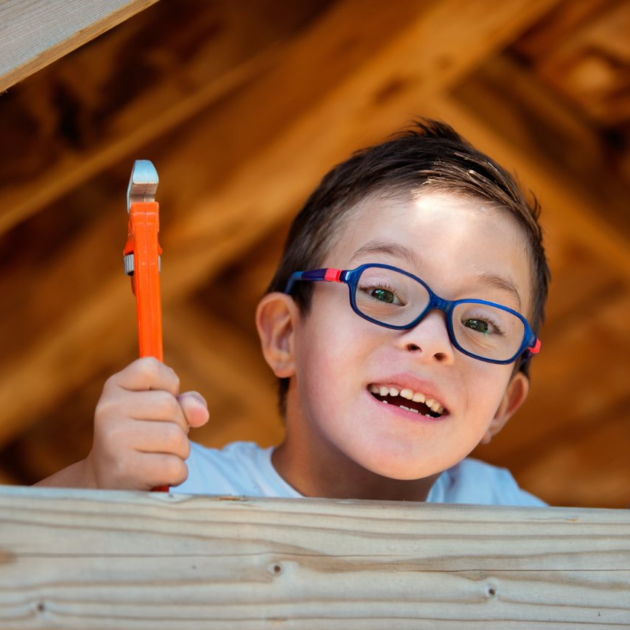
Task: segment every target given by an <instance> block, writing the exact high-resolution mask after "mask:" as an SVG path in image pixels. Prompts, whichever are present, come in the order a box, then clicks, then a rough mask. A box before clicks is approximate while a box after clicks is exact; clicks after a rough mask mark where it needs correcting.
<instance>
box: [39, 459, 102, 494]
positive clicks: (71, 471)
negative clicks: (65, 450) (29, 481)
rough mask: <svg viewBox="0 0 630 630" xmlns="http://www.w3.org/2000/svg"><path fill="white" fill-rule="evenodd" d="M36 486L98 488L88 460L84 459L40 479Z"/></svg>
mask: <svg viewBox="0 0 630 630" xmlns="http://www.w3.org/2000/svg"><path fill="white" fill-rule="evenodd" d="M34 485H35V486H47V487H49V488H96V487H97V486H96V481H95V479H94V475H93V474H92V472H91V469H90V467H89V464H88V462H87V460H85V459H82V460H81V461H80V462H77V463H76V464H72V465H71V466H68V467H67V468H64V469H62V470H60V471H59V472H56V473H55V474H54V475H50V477H46V478H45V479H42V480H41V481H38V482H37V483H36V484H34Z"/></svg>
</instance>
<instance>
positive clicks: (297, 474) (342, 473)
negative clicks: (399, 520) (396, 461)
mask: <svg viewBox="0 0 630 630" xmlns="http://www.w3.org/2000/svg"><path fill="white" fill-rule="evenodd" d="M299 437H300V436H294V435H292V434H291V433H290V432H289V433H288V434H287V437H286V439H285V441H284V442H283V443H282V444H281V445H280V446H279V447H278V448H276V449H275V450H274V452H273V455H272V463H273V465H274V467H275V469H276V471H277V472H278V474H279V475H280V476H281V477H282V478H283V479H284V480H285V481H286V482H287V483H288V484H289V485H291V486H293V487H294V488H295V489H296V490H297V491H298V492H299V493H300V494H302V495H304V496H305V497H319V498H327V499H365V500H372V501H426V500H427V497H428V495H429V491H430V490H431V488H432V486H433V484H434V483H435V481H436V480H437V478H438V477H439V476H440V473H437V474H435V475H432V476H430V477H426V478H423V479H413V480H400V479H390V478H389V477H383V476H381V475H378V474H376V473H373V472H371V471H369V470H366V469H365V468H363V467H362V466H360V465H359V464H357V463H356V462H354V461H352V460H350V459H349V458H348V457H347V456H346V455H344V454H343V453H342V452H341V451H338V450H330V449H323V448H322V449H318V448H317V446H316V444H314V442H313V437H314V436H312V435H309V436H308V437H307V436H303V437H302V438H301V439H298V438H299ZM304 445H308V447H305V446H304Z"/></svg>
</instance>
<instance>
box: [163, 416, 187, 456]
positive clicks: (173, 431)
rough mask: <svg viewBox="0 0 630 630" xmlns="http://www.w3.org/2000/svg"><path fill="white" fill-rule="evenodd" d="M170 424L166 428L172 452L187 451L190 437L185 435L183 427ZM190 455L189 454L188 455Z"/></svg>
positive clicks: (181, 452)
mask: <svg viewBox="0 0 630 630" xmlns="http://www.w3.org/2000/svg"><path fill="white" fill-rule="evenodd" d="M169 424H170V426H169V427H166V429H165V435H164V437H165V439H166V442H167V445H168V447H169V450H170V452H172V453H177V454H178V455H180V454H182V455H183V454H184V453H185V452H186V443H187V442H188V439H187V438H186V436H185V435H184V433H183V431H182V430H181V427H179V426H178V425H174V424H172V423H169ZM186 457H188V455H186Z"/></svg>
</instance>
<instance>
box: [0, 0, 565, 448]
mask: <svg viewBox="0 0 630 630" xmlns="http://www.w3.org/2000/svg"><path fill="white" fill-rule="evenodd" d="M554 4H555V1H554V0H537V1H536V2H531V1H530V0H514V1H513V2H510V3H505V4H501V5H500V6H497V5H496V3H494V2H491V0H484V1H483V2H480V3H477V4H476V5H475V6H474V7H472V6H471V5H470V3H468V2H464V1H463V0H449V1H448V2H440V3H429V4H424V3H419V4H416V3H405V4H404V5H402V6H403V7H404V11H403V10H402V9H401V5H399V4H394V3H382V2H380V1H376V0H374V1H373V2H372V3H371V4H370V5H369V7H368V6H367V4H366V3H365V2H364V1H361V2H359V1H358V0H346V1H345V2H343V3H341V4H339V5H335V8H334V10H333V11H331V12H329V13H327V14H326V15H325V16H324V18H323V19H322V20H320V21H318V22H317V24H316V25H314V27H313V28H312V29H311V30H310V31H309V33H308V34H307V35H306V36H305V37H303V38H301V39H300V40H299V41H298V42H297V43H296V44H295V46H293V47H289V48H288V49H287V50H286V51H285V53H286V56H285V58H284V60H283V63H282V64H279V65H278V66H277V67H276V68H275V69H274V70H273V71H272V72H269V73H267V74H266V75H265V76H263V77H261V78H260V80H259V81H257V82H256V83H254V84H253V85H252V86H250V88H249V89H248V90H241V91H240V92H239V93H238V94H236V95H234V98H232V99H226V101H225V102H224V103H223V104H222V106H221V107H215V108H213V109H212V110H211V111H209V112H208V113H207V115H206V116H200V117H199V118H198V119H197V121H196V124H195V126H194V128H192V129H191V130H190V131H189V132H188V134H187V136H188V137H186V135H185V134H184V133H178V134H177V136H178V137H177V143H175V142H174V141H173V139H171V141H170V142H168V141H167V142H165V146H164V147H163V153H162V154H161V156H162V157H161V159H160V160H159V161H157V163H158V165H159V171H160V176H161V178H162V181H163V182H164V183H163V184H161V191H162V193H161V194H162V195H164V197H162V198H171V199H175V198H176V199H177V200H178V204H177V212H176V213H175V215H174V216H173V215H172V216H171V223H170V225H169V229H168V231H167V230H164V231H163V245H164V247H165V251H167V252H173V253H172V255H171V254H169V261H168V270H169V272H168V273H166V255H165V273H164V274H163V298H164V300H165V303H169V302H175V301H179V300H181V299H183V298H185V297H186V296H187V295H188V294H189V293H190V292H191V291H192V290H193V289H195V288H196V287H198V286H199V285H200V284H202V283H204V282H207V281H208V279H209V278H210V277H211V276H212V274H213V273H216V272H217V270H219V269H221V268H222V267H223V266H225V265H226V264H227V263H228V262H229V261H231V260H234V259H235V258H236V257H237V256H239V255H240V254H241V252H243V251H245V250H246V249H248V248H249V247H250V246H251V244H252V243H254V242H256V241H257V240H258V239H259V238H260V237H261V235H263V234H266V233H268V231H269V230H270V229H271V228H272V227H274V226H276V225H278V223H279V222H284V221H286V217H287V215H288V213H289V212H292V211H294V209H295V208H296V207H297V206H298V205H299V203H300V202H301V201H302V200H303V199H304V198H305V197H306V195H307V193H308V192H309V190H310V189H312V188H313V187H314V185H315V183H316V182H317V181H318V179H319V177H321V175H322V174H323V173H324V172H325V171H326V170H327V169H328V168H329V167H330V166H331V165H332V164H334V163H335V162H336V161H338V160H339V159H341V158H343V157H346V156H347V154H348V153H349V152H351V151H352V150H354V149H356V148H357V147H359V146H362V145H365V144H367V143H369V142H373V141H375V140H380V139H382V138H383V136H385V135H386V134H387V133H390V132H391V131H392V130H393V129H396V128H398V127H400V126H401V125H402V124H403V123H406V122H408V119H409V116H410V112H414V111H423V108H425V107H426V105H427V102H428V101H429V100H430V99H431V98H432V97H433V96H434V95H436V94H439V93H440V92H441V91H442V90H447V89H449V88H450V87H451V86H452V85H453V83H454V82H456V81H458V80H459V79H460V78H461V77H462V76H463V75H464V74H466V73H467V72H469V71H471V70H472V69H473V68H474V67H475V66H476V65H477V64H479V63H480V62H481V61H482V60H483V59H484V58H485V57H487V56H488V55H490V54H492V53H493V52H494V51H495V50H496V49H497V48H501V47H502V46H504V45H505V44H506V43H507V42H508V41H510V40H511V39H512V38H513V37H514V36H515V34H516V33H518V32H519V31H520V30H522V29H524V28H526V27H527V25H528V24H530V23H531V22H532V21H535V20H536V19H537V18H538V17H539V16H540V15H542V14H544V12H545V11H547V10H548V9H549V8H550V7H551V6H553V5H554ZM368 8H369V10H368ZM357 15H362V16H364V17H365V18H366V19H365V20H362V22H361V28H362V30H357V31H356V32H353V36H352V41H351V42H349V41H348V28H347V25H348V23H349V22H348V20H349V19H350V20H354V19H356V16H357ZM368 17H369V20H368V19H367V18H368ZM481 17H483V19H481ZM386 25H391V26H392V28H386ZM471 25H474V28H471ZM462 47H463V48H465V49H466V51H467V54H466V55H461V54H459V51H461V50H462ZM330 59H334V60H335V64H332V65H330V64H329V61H327V60H330ZM322 64H325V67H326V72H321V68H322ZM289 87H290V89H291V94H292V98H291V100H287V99H281V98H278V94H283V93H285V92H286V90H287V89H288V88H289ZM254 105H255V106H256V107H258V111H257V116H255V117H252V116H251V110H252V107H253V106H254ZM425 111H426V110H425ZM365 120H369V121H370V124H369V125H366V124H365ZM226 130H234V134H233V136H231V137H230V138H229V142H227V141H225V142H222V143H220V142H217V143H216V144H215V145H214V152H212V151H211V150H210V149H211V148H212V147H211V146H210V145H209V140H208V139H215V138H225V134H226ZM182 146H183V147H184V148H183V149H182V148H181V147H182ZM305 147H308V150H307V151H305ZM178 149H179V150H178ZM190 164H202V165H203V167H201V168H198V169H196V170H191V168H190ZM210 164H211V165H212V167H210ZM181 182H186V186H182V185H181ZM119 213H120V204H116V205H115V206H114V205H112V207H111V210H107V211H106V215H107V214H109V215H111V218H110V219H107V220H108V221H109V220H111V221H114V220H115V218H116V220H118V219H117V217H119ZM85 238H87V239H88V240H89V239H90V238H92V237H91V236H90V235H89V234H88V235H86V234H83V235H81V239H85ZM94 238H95V239H97V238H98V236H96V235H95V236H94ZM111 273H112V275H111V277H103V279H102V280H101V282H100V283H99V285H98V286H94V287H92V286H90V291H89V294H88V295H87V296H85V298H84V297H83V296H81V297H80V299H81V307H80V308H76V307H75V304H74V303H73V304H72V306H69V307H68V308H67V309H66V311H65V313H63V314H60V316H59V318H58V319H57V321H56V327H55V329H54V330H48V331H46V332H45V333H44V334H42V336H41V337H33V339H32V341H31V343H30V344H29V345H28V347H26V348H25V351H24V353H23V354H21V355H20V356H18V357H17V358H16V359H15V360H12V362H11V363H12V365H11V371H10V373H9V374H8V377H7V378H3V379H2V381H1V382H0V408H1V409H2V410H3V417H2V423H1V424H0V443H6V442H7V441H8V440H10V439H11V437H12V436H14V435H16V434H17V433H19V432H20V431H21V430H23V428H24V427H26V426H28V424H29V423H32V422H34V421H36V420H37V418H38V415H39V414H40V413H42V412H43V411H45V410H47V408H48V407H49V406H50V405H51V404H54V402H55V401H58V400H60V399H61V398H62V397H63V396H64V395H65V393H67V392H69V391H71V390H72V388H74V387H76V386H77V384H78V383H80V382H81V379H86V378H89V377H90V375H91V374H94V373H95V372H97V371H98V370H99V367H100V365H101V364H103V363H107V362H108V354H109V351H110V348H109V346H108V345H101V346H99V347H98V352H95V353H94V354H92V353H90V352H86V350H85V349H86V347H90V346H91V345H92V343H94V340H97V339H105V338H112V339H116V341H117V344H123V343H124V341H125V339H126V340H128V342H130V341H131V340H132V339H133V338H134V336H135V335H134V332H133V329H132V328H131V326H130V325H129V322H128V321H126V319H125V317H124V314H123V313H121V309H119V308H118V307H117V306H114V307H112V305H123V304H127V303H128V302H129V294H128V286H127V284H126V283H124V282H123V283H121V281H120V280H121V279H120V276H119V273H118V270H117V269H112V271H111ZM109 345H111V346H112V347H113V348H114V347H115V344H109ZM60 364H62V365H63V367H64V369H63V370H60V369H59V368H58V366H59V365H60ZM26 400H28V404H26V402H25V401H26Z"/></svg>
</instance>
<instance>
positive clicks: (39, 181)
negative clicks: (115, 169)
mask: <svg viewBox="0 0 630 630" xmlns="http://www.w3.org/2000/svg"><path fill="white" fill-rule="evenodd" d="M271 4H275V3H272V2H271V1H270V0H257V1H256V2H252V3H251V4H250V5H249V6H248V9H247V10H245V9H243V8H241V9H240V10H239V9H238V8H236V7H235V5H233V4H229V3H216V4H213V5H211V6H203V5H201V4H199V3H198V4H196V5H194V4H192V3H191V2H190V0H189V1H188V2H185V3H182V5H183V6H182V5H180V8H181V9H182V11H188V13H187V15H189V16H190V19H192V20H195V21H196V26H195V28H194V29H192V28H191V26H190V24H187V25H183V24H176V25H172V22H173V18H174V14H175V13H176V9H177V8H176V7H175V5H166V4H162V5H159V6H157V7H155V8H153V9H151V11H149V12H147V14H145V15H146V16H147V19H146V20H144V21H142V22H140V23H139V24H136V23H134V25H133V26H131V25H126V27H125V28H124V29H119V30H117V31H116V32H114V33H111V34H110V37H108V38H104V39H101V40H99V41H96V42H94V43H93V44H92V46H91V48H90V49H89V50H81V51H77V53H76V54H75V55H73V56H72V58H69V59H66V60H64V62H63V63H64V65H63V68H61V69H60V70H59V75H60V76H57V75H54V76H53V77H47V78H46V80H44V81H43V83H44V84H45V85H39V86H38V87H39V90H38V91H36V93H37V95H38V97H39V98H38V101H37V102H33V99H32V92H31V91H30V90H28V89H26V90H24V91H23V92H21V93H19V94H16V95H14V96H15V102H13V103H11V107H12V108H11V109H8V111H7V108H8V103H6V102H2V101H0V105H2V106H3V110H2V111H4V113H5V116H8V117H9V118H6V119H5V120H9V119H14V120H15V118H19V117H20V116H21V117H23V118H24V120H25V123H24V124H27V123H28V125H29V126H33V127H35V128H36V129H37V133H36V135H34V137H33V139H32V141H31V143H30V145H29V144H26V146H24V145H22V144H21V145H20V146H19V147H18V146H11V142H10V141H9V142H8V144H7V149H8V150H7V151H6V153H5V154H4V156H2V158H1V160H2V161H0V171H1V170H2V167H3V166H4V167H5V169H6V168H7V167H9V172H11V171H10V164H9V163H15V162H16V160H17V162H18V164H20V163H21V162H22V163H33V164H32V165H31V166H30V167H29V169H28V171H32V172H33V175H32V176H28V177H24V176H23V175H22V173H21V172H20V171H19V170H18V171H17V175H19V177H7V178H6V179H5V181H2V182H1V184H0V234H2V233H3V232H6V231H8V230H9V229H11V228H12V227H13V226H14V225H16V224H18V223H19V222H21V221H23V220H25V219H27V218H28V217H30V216H32V215H33V214H35V213H37V212H39V211H40V210H42V209H43V208H45V207H47V206H48V205H50V204H51V203H53V202H54V201H56V200H57V199H58V198H60V197H61V196H63V195H64V194H66V193H68V192H69V191H71V190H73V189H74V188H76V187H78V186H79V185H81V184H82V183H83V182H85V181H86V180H88V179H89V178H90V177H94V176H95V175H98V174H99V173H101V172H103V171H105V170H107V169H108V168H111V167H112V166H113V165H115V164H117V163H119V162H120V161H121V160H124V159H125V158H127V156H131V155H132V154H133V153H134V152H135V151H138V150H139V149H140V148H141V147H144V146H146V144H147V143H149V142H151V141H152V140H154V139H155V138H159V137H160V136H162V135H163V134H165V133H167V132H169V131H170V130H172V129H174V128H176V127H177V126H179V125H181V124H183V123H184V122H185V121H186V120H189V119H190V118H192V117H193V116H195V115H196V114H197V113H198V112H200V111H202V110H203V109H204V108H208V107H209V106H210V105H212V103H214V102H216V101H218V100H219V99H221V98H223V97H225V95H226V94H229V93H230V92H231V91H232V90H234V89H236V88H237V87H238V86H240V85H243V84H245V83H247V82H248V81H251V80H253V79H254V78H255V77H257V76H260V75H262V74H264V73H265V72H267V71H268V70H269V68H270V67H271V66H272V64H273V63H274V61H277V60H278V59H279V58H280V56H281V55H282V52H283V46H284V45H285V40H287V39H288V38H290V37H293V36H295V35H296V31H298V30H299V28H300V25H301V24H302V22H303V21H305V20H306V19H307V18H308V17H309V16H310V14H311V13H312V12H313V11H312V8H310V6H309V3H290V4H288V5H287V6H286V7H285V9H284V11H283V16H282V19H281V20H278V19H275V20H274V19H270V18H268V17H267V18H266V19H265V18H264V15H265V11H267V10H268V9H269V5H271ZM261 14H263V15H261ZM218 25H219V26H220V28H219V26H218ZM168 27H170V30H168V31H167V32H164V31H163V29H165V28H168ZM185 27H186V28H185ZM184 30H186V34H187V37H184V36H183V31H184ZM191 30H192V32H191ZM217 31H218V32H217ZM169 37H170V39H169ZM137 39H140V40H143V41H149V42H154V43H153V45H148V46H146V47H144V48H143V49H142V50H140V51H137V53H136V55H135V58H134V59H132V60H129V61H128V64H129V71H128V72H123V73H121V71H120V68H119V67H118V66H117V65H116V64H104V65H103V68H102V69H100V70H99V71H98V72H96V71H95V72H93V73H92V74H91V76H90V78H89V80H88V79H86V78H85V70H86V67H90V64H93V59H95V58H103V59H115V60H118V59H122V60H125V58H126V56H127V53H126V51H127V50H128V49H129V48H130V42H133V41H135V40H137ZM182 39H186V46H183V45H182V44H181V40H182ZM169 44H170V45H171V47H170V48H169ZM158 46H162V48H158ZM191 50H192V51H194V53H191V52H190V51H191ZM173 68H178V71H177V72H173ZM30 87H32V86H30ZM59 93H63V94H67V96H66V98H68V99H69V100H70V101H71V102H75V103H80V104H81V109H82V115H81V117H80V118H81V120H79V121H77V120H75V121H74V122H73V124H74V125H76V126H77V127H78V129H76V130H75V131H74V134H75V135H76V136H77V137H76V138H67V137H65V135H64V134H63V133H61V132H60V130H59V129H57V127H59V126H60V125H61V122H60V121H57V120H53V121H48V120H47V118H46V115H47V116H48V117H50V116H52V114H51V112H56V110H57V106H56V104H55V99H58V98H59V96H58V94H59ZM42 95H44V102H43V103H42V102H40V101H41V99H42ZM12 96H13V95H12ZM83 119H84V120H83ZM43 141H45V142H46V144H47V145H48V146H47V152H46V153H47V157H48V159H47V163H46V167H45V168H38V165H40V163H41V161H42V160H43V158H40V160H39V161H37V160H36V159H34V156H33V153H37V152H41V143H42V142H43ZM131 160H132V158H129V161H130V162H131ZM22 168H24V167H22Z"/></svg>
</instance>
